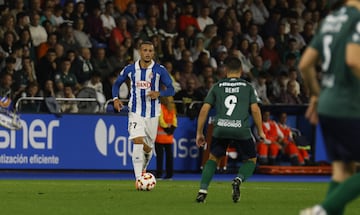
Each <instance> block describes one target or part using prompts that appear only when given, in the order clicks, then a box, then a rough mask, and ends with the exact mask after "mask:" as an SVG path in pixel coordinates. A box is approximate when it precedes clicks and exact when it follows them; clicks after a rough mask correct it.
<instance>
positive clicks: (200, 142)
mask: <svg viewBox="0 0 360 215" xmlns="http://www.w3.org/2000/svg"><path fill="white" fill-rule="evenodd" d="M205 144H206V140H205V137H204V135H203V134H197V135H196V146H197V147H202V146H204V145H205Z"/></svg>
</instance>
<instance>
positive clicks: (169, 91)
mask: <svg viewBox="0 0 360 215" xmlns="http://www.w3.org/2000/svg"><path fill="white" fill-rule="evenodd" d="M159 70H160V77H161V78H160V82H161V83H162V84H163V85H165V87H166V89H165V90H161V91H160V96H173V95H174V94H175V89H174V86H173V84H172V80H171V77H170V75H169V72H168V71H167V70H166V68H165V67H164V66H162V65H160V66H159Z"/></svg>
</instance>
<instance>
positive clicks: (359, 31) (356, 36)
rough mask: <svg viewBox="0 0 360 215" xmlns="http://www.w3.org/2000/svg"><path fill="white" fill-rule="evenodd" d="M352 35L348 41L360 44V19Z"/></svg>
mask: <svg viewBox="0 0 360 215" xmlns="http://www.w3.org/2000/svg"><path fill="white" fill-rule="evenodd" d="M350 35H351V36H350V38H349V41H348V43H356V44H360V21H358V22H357V23H356V24H355V28H354V29H353V31H352V32H351V34H350Z"/></svg>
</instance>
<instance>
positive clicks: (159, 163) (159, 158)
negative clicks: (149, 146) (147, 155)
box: [155, 143, 165, 178]
mask: <svg viewBox="0 0 360 215" xmlns="http://www.w3.org/2000/svg"><path fill="white" fill-rule="evenodd" d="M164 147H165V144H160V143H155V152H156V178H161V177H162V174H163V163H164Z"/></svg>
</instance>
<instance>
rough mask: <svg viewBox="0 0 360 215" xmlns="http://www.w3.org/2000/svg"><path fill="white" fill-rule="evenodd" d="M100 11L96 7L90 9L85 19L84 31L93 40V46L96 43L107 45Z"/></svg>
mask: <svg viewBox="0 0 360 215" xmlns="http://www.w3.org/2000/svg"><path fill="white" fill-rule="evenodd" d="M100 15H101V10H100V8H98V7H95V8H93V9H92V11H91V13H90V14H89V15H88V16H87V17H86V21H85V23H86V24H85V25H86V30H87V32H88V33H89V35H90V38H91V39H92V40H93V41H92V42H93V45H97V44H98V43H105V44H106V43H107V40H106V34H105V31H104V27H103V24H102V20H101V18H100Z"/></svg>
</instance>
